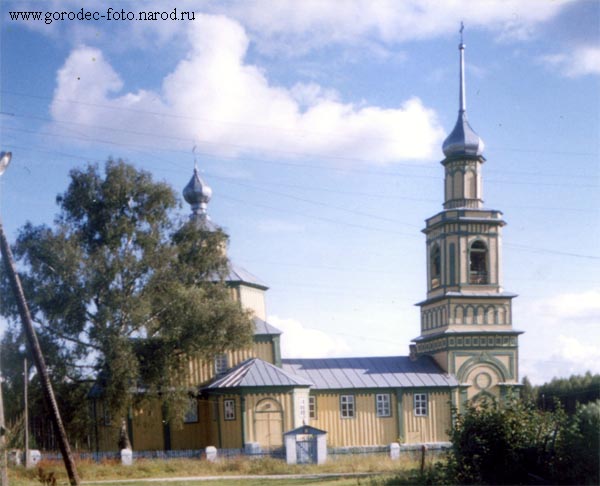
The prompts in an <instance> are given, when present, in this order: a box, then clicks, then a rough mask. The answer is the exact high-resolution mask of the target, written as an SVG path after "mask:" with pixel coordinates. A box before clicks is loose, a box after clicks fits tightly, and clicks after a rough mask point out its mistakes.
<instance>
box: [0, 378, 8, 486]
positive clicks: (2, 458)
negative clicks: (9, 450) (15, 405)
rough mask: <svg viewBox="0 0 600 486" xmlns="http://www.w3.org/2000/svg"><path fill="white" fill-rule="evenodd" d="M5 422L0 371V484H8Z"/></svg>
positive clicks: (4, 485)
mask: <svg viewBox="0 0 600 486" xmlns="http://www.w3.org/2000/svg"><path fill="white" fill-rule="evenodd" d="M6 459H7V458H6V424H5V423H4V401H3V400H2V374H1V373H0V484H2V486H8V471H7V469H8V461H7V460H6Z"/></svg>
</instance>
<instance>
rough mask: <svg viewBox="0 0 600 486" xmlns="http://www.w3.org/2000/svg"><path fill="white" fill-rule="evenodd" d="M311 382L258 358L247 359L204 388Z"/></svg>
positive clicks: (215, 388)
mask: <svg viewBox="0 0 600 486" xmlns="http://www.w3.org/2000/svg"><path fill="white" fill-rule="evenodd" d="M310 385H311V383H310V382H309V381H308V380H306V379H304V378H303V377H300V376H296V375H294V374H293V373H290V372H288V371H285V370H282V369H281V368H278V367H277V366H275V365H272V364H271V363H267V362H266V361H263V360H262V359H259V358H251V359H248V360H246V361H244V362H242V363H240V364H239V365H237V366H235V367H234V368H232V369H231V370H229V371H228V372H227V373H226V374H225V375H224V376H222V377H221V378H218V379H217V380H216V381H214V382H212V383H211V384H210V385H208V386H207V387H206V388H205V389H206V390H221V389H228V388H245V387H273V386H288V387H289V386H291V387H308V386H310Z"/></svg>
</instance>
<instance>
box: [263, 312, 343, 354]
mask: <svg viewBox="0 0 600 486" xmlns="http://www.w3.org/2000/svg"><path fill="white" fill-rule="evenodd" d="M268 321H269V323H271V324H273V325H274V326H275V327H277V328H278V329H279V330H281V331H282V332H283V334H282V336H281V355H282V356H284V357H286V358H330V357H336V356H337V357H339V356H345V355H348V354H349V353H350V346H348V344H347V343H346V341H345V340H344V339H342V338H339V337H333V336H330V335H329V334H326V333H324V332H323V331H319V330H317V329H313V328H310V327H305V326H304V325H303V324H302V323H300V322H298V321H297V320H295V319H286V318H281V317H277V316H269V319H268Z"/></svg>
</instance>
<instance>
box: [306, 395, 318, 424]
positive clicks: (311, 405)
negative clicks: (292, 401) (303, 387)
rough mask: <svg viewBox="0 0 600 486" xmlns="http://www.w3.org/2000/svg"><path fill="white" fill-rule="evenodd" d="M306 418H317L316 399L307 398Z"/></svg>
mask: <svg viewBox="0 0 600 486" xmlns="http://www.w3.org/2000/svg"><path fill="white" fill-rule="evenodd" d="M308 417H309V418H311V419H316V418H317V397H308Z"/></svg>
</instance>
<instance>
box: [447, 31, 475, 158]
mask: <svg viewBox="0 0 600 486" xmlns="http://www.w3.org/2000/svg"><path fill="white" fill-rule="evenodd" d="M464 28H465V26H464V25H463V23H462V22H461V23H460V44H459V45H458V50H459V51H460V71H459V73H460V74H459V79H460V86H459V93H458V119H457V120H456V125H454V129H453V130H452V132H451V133H450V135H448V138H446V140H444V144H443V145H442V150H443V151H444V154H445V155H446V157H452V156H463V155H471V156H473V155H475V156H479V155H481V154H482V153H483V146H484V145H483V140H481V138H480V137H479V135H477V134H476V133H475V131H474V130H473V129H472V128H471V125H469V122H468V120H467V97H466V90H465V47H466V46H465V44H464V43H463V30H464Z"/></svg>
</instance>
